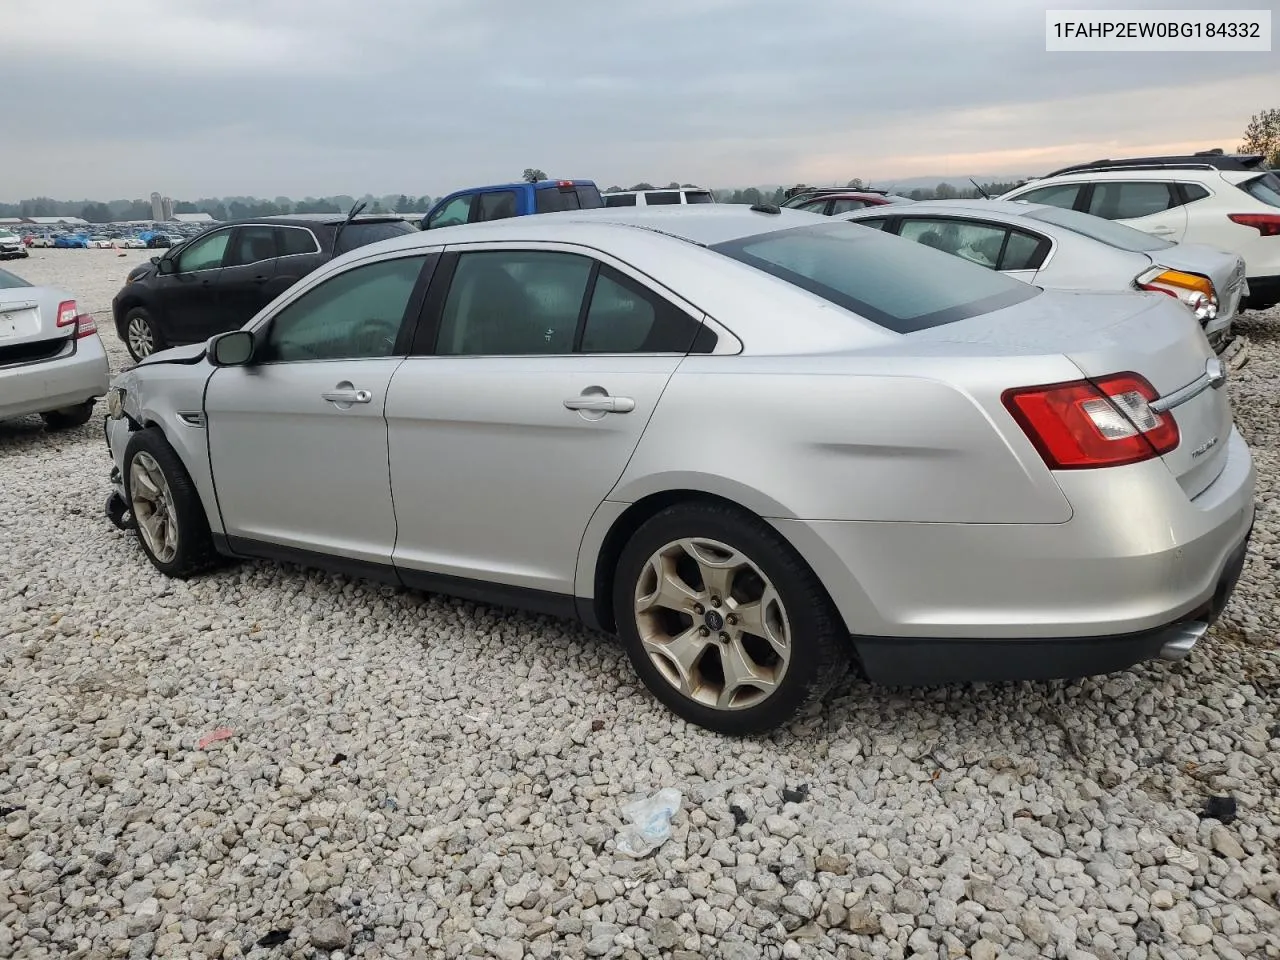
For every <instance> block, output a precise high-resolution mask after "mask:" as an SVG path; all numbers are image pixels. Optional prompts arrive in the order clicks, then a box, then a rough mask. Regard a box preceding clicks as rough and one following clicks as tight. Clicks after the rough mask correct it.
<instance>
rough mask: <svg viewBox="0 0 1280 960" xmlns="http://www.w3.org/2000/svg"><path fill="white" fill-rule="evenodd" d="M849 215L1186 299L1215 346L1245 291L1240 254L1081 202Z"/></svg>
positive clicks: (1081, 278)
mask: <svg viewBox="0 0 1280 960" xmlns="http://www.w3.org/2000/svg"><path fill="white" fill-rule="evenodd" d="M842 219H846V220H853V221H856V222H858V223H861V224H863V225H864V226H871V227H877V228H879V229H881V230H885V231H887V232H889V233H895V234H897V235H898V236H901V237H904V238H906V239H908V240H914V241H915V242H916V243H923V244H926V245H928V246H933V247H937V248H938V249H940V250H945V251H946V252H947V253H951V254H954V255H955V256H958V257H963V258H964V259H966V260H970V261H972V262H974V263H976V264H979V265H980V266H984V267H987V268H989V269H992V270H999V271H1000V272H1001V273H1004V274H1007V275H1008V276H1011V277H1016V278H1018V279H1019V280H1025V281H1026V282H1027V283H1034V284H1036V285H1037V286H1041V287H1048V288H1050V289H1053V290H1153V291H1159V292H1161V293H1164V294H1167V295H1168V296H1171V297H1174V298H1176V299H1179V300H1181V301H1182V302H1184V303H1185V304H1187V307H1188V309H1190V310H1191V312H1192V313H1194V314H1195V316H1196V319H1197V320H1199V321H1200V325H1201V327H1202V328H1203V329H1204V332H1205V336H1206V337H1208V338H1209V342H1210V343H1211V344H1212V345H1213V346H1214V348H1215V349H1219V350H1220V349H1222V348H1223V347H1225V346H1226V343H1227V340H1228V338H1229V337H1230V334H1231V323H1232V321H1233V320H1234V319H1235V317H1236V313H1237V311H1238V309H1239V306H1240V300H1241V298H1242V297H1243V295H1244V292H1245V263H1244V258H1243V257H1241V256H1240V255H1239V254H1235V253H1229V252H1227V251H1226V250H1218V249H1216V248H1214V247H1207V246H1204V245H1202V244H1197V243H1171V242H1170V241H1168V240H1162V239H1161V238H1160V237H1155V236H1152V235H1151V234H1149V233H1144V232H1142V231H1141V230H1135V229H1134V228H1133V227H1128V226H1125V225H1124V224H1123V223H1115V222H1114V221H1111V220H1104V219H1102V218H1101V217H1094V216H1090V215H1089V214H1087V213H1081V212H1079V211H1078V210H1064V209H1062V208H1061V207H1054V206H1048V205H1046V204H1042V203H1024V202H1021V201H1013V200H931V201H926V202H923V203H915V204H912V205H911V206H910V207H909V208H905V209H904V208H903V207H894V208H893V209H892V210H891V211H889V210H886V209H885V208H884V207H878V208H877V207H872V208H870V209H867V210H859V211H855V212H854V213H851V214H849V215H847V216H845V217H842Z"/></svg>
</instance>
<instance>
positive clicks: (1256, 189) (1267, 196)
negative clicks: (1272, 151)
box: [1236, 173, 1280, 207]
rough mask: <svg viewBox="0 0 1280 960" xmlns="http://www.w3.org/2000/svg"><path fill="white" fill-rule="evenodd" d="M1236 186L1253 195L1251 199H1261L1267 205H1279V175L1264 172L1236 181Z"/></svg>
mask: <svg viewBox="0 0 1280 960" xmlns="http://www.w3.org/2000/svg"><path fill="white" fill-rule="evenodd" d="M1236 186H1237V187H1239V188H1240V189H1241V190H1243V191H1244V192H1245V193H1247V194H1249V196H1251V197H1253V199H1255V200H1261V201H1262V202H1263V203H1265V204H1266V205H1267V206H1269V207H1280V177H1278V176H1276V175H1275V174H1274V173H1266V174H1263V175H1262V176H1260V177H1254V178H1253V179H1252V180H1246V181H1245V182H1244V183H1237V184H1236Z"/></svg>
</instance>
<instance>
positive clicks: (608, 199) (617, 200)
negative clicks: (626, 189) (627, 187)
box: [604, 193, 636, 207]
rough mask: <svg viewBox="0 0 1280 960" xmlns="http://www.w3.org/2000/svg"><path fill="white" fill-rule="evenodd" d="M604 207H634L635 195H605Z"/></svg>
mask: <svg viewBox="0 0 1280 960" xmlns="http://www.w3.org/2000/svg"><path fill="white" fill-rule="evenodd" d="M604 205H605V206H606V207H634V206H635V205H636V195H635V194H634V193H606V194H605V196H604Z"/></svg>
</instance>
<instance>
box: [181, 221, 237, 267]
mask: <svg viewBox="0 0 1280 960" xmlns="http://www.w3.org/2000/svg"><path fill="white" fill-rule="evenodd" d="M230 239H231V231H230V230H219V231H217V232H216V233H211V234H209V235H208V236H207V237H201V238H200V239H199V240H192V241H190V242H189V243H188V244H187V245H186V246H184V247H183V248H182V252H181V253H179V254H178V269H179V270H180V271H182V272H184V273H187V272H189V271H191V270H210V269H212V268H214V267H220V266H222V258H223V256H224V255H225V254H226V252H227V242H228V241H229V240H230Z"/></svg>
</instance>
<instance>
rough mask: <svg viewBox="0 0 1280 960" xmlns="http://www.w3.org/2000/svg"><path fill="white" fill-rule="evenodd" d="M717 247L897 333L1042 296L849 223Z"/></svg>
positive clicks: (794, 230) (1006, 279)
mask: <svg viewBox="0 0 1280 960" xmlns="http://www.w3.org/2000/svg"><path fill="white" fill-rule="evenodd" d="M711 249H713V250H715V251H717V252H719V253H722V254H724V255H725V256H727V257H731V258H732V259H734V260H738V261H741V262H742V263H745V264H747V265H749V266H752V267H755V268H756V269H757V270H761V271H763V272H765V273H767V274H769V275H770V276H774V277H778V278H779V279H782V280H785V281H787V282H788V283H791V284H794V285H795V286H797V287H800V288H801V289H802V290H807V291H809V292H810V293H812V294H814V295H816V296H819V297H821V298H823V299H824V300H827V301H829V302H831V303H834V304H836V305H837V306H840V307H843V308H844V309H846V310H849V311H851V312H852V313H856V314H858V315H859V316H862V317H865V318H866V319H867V320H870V321H871V322H873V323H876V324H878V325H879V326H882V327H884V328H885V329H888V330H892V331H894V332H895V333H911V332H913V331H916V330H924V329H927V328H929V327H937V326H941V325H943V324H947V323H954V322H955V321H957V320H964V319H966V318H967V317H976V316H978V315H980V314H984V313H990V312H991V311H993V310H999V309H1001V308H1002V307H1008V306H1012V305H1013V304H1015V303H1021V302H1023V301H1024V300H1030V299H1031V298H1032V297H1036V296H1039V295H1040V290H1039V289H1038V288H1037V287H1033V286H1032V285H1031V284H1028V283H1023V282H1021V281H1020V280H1014V279H1012V278H1010V277H1006V276H1004V275H1003V274H1000V273H997V272H996V271H994V270H986V269H983V268H982V267H979V266H976V265H975V264H972V263H966V262H965V261H963V260H961V259H960V258H959V257H953V256H951V255H950V254H946V253H942V252H941V251H938V250H931V249H929V248H928V247H925V246H922V245H920V244H918V243H903V242H902V241H901V240H900V239H898V238H897V237H892V236H887V235H885V234H882V233H879V232H878V231H873V230H866V229H864V228H862V227H860V226H858V225H857V224H853V223H848V222H844V221H840V222H836V223H830V224H827V223H820V224H816V225H814V226H806V227H794V228H792V229H790V230H779V231H776V232H773V233H765V234H759V235H757V236H754V237H746V238H744V239H741V240H733V241H730V242H729V243H721V244H716V245H715V246H713V247H712V248H711Z"/></svg>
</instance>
